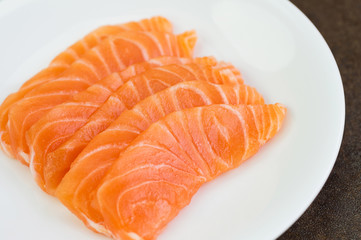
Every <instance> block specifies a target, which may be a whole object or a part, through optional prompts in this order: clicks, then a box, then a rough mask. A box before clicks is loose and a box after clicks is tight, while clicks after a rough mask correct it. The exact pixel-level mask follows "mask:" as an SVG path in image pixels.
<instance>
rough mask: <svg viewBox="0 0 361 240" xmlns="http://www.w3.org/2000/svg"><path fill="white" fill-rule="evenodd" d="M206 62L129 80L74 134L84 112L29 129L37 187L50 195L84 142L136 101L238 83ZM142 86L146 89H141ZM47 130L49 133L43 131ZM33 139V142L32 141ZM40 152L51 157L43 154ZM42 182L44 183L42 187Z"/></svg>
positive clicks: (228, 71) (227, 69)
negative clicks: (202, 85) (176, 88)
mask: <svg viewBox="0 0 361 240" xmlns="http://www.w3.org/2000/svg"><path fill="white" fill-rule="evenodd" d="M207 59H208V58H202V59H195V63H191V64H185V65H184V64H172V65H167V66H163V67H159V68H155V69H151V70H149V71H146V72H145V73H143V74H140V75H137V76H136V77H134V78H131V79H130V80H129V81H127V82H126V83H125V84H124V85H123V86H122V87H120V88H119V89H118V90H117V91H116V92H115V93H113V94H112V95H111V96H110V97H109V98H108V100H107V101H106V102H105V104H103V105H102V106H101V107H100V108H99V109H98V111H96V112H95V113H94V114H93V115H92V116H91V117H90V118H89V120H88V122H87V123H86V124H85V125H84V126H83V127H81V129H79V130H78V131H74V130H76V127H77V126H79V127H80V125H81V124H79V123H81V122H82V121H81V119H83V123H84V121H86V120H87V116H84V115H85V114H84V111H83V112H81V114H75V115H74V113H75V112H72V111H71V112H72V113H73V114H72V115H69V114H65V116H64V117H63V116H61V118H64V119H65V121H61V120H59V117H58V119H57V118H56V117H54V118H53V121H48V120H46V121H44V122H43V123H42V124H40V126H39V127H37V126H33V127H32V129H31V130H30V131H29V139H30V141H29V142H33V143H30V144H29V145H30V146H31V147H30V149H31V152H32V154H31V160H30V167H31V168H32V170H33V173H34V174H36V179H37V181H38V183H39V185H40V186H44V185H45V186H44V188H45V189H46V190H47V191H48V192H49V193H52V192H53V191H54V190H55V187H56V186H57V184H58V183H59V182H60V180H61V178H62V176H63V175H64V174H65V173H66V172H67V171H68V170H69V167H70V164H71V162H72V160H73V159H74V158H75V157H76V155H77V153H79V151H81V150H82V149H83V148H84V146H85V145H86V144H87V142H88V141H90V140H91V139H92V138H93V137H94V136H95V135H96V134H97V133H99V132H100V131H102V130H103V129H105V128H106V127H107V126H108V125H109V124H110V123H111V122H112V121H113V120H114V119H115V118H116V117H117V116H119V114H120V113H121V112H122V111H124V110H126V109H130V108H132V107H133V106H134V105H135V104H136V103H137V102H139V101H140V100H142V99H144V98H146V97H148V96H150V95H152V94H154V93H156V92H158V91H161V90H163V89H165V88H167V87H169V86H171V85H174V84H176V83H179V82H186V81H192V80H200V81H208V82H213V83H239V82H242V79H241V76H240V73H239V72H238V73H237V74H235V73H234V72H233V71H235V69H234V67H233V66H232V65H229V64H225V63H220V64H216V63H215V62H214V61H213V58H211V59H208V61H207ZM144 86H149V87H146V88H145V87H144ZM93 108H94V107H93ZM55 109H56V108H55ZM56 110H58V109H56ZM56 115H59V113H56ZM42 120H43V119H42ZM42 120H40V121H39V122H41V121H42ZM39 122H38V123H39ZM36 125H38V124H36ZM44 127H45V128H44ZM48 127H50V128H52V129H53V130H48V131H46V128H48ZM44 129H45V130H44ZM59 129H60V130H59ZM63 129H66V130H63ZM69 132H70V133H69ZM74 132H75V133H74ZM42 133H43V134H42ZM69 135H72V136H71V138H70V139H69V140H68V141H65V140H66V136H69ZM33 139H35V141H32V140H33ZM53 139H55V141H56V144H54V140H53ZM59 139H60V140H59ZM63 141H64V142H65V143H63V144H62V145H61V146H60V147H59V148H57V149H56V145H59V143H62V142H63ZM35 148H36V149H35ZM55 149H56V150H55ZM44 150H47V151H48V152H51V153H50V154H47V153H44ZM37 153H39V154H37ZM42 153H43V154H42ZM53 163H56V166H57V167H56V168H54V164H53ZM62 163H63V167H62ZM43 180H45V181H44V182H45V183H44V184H43Z"/></svg>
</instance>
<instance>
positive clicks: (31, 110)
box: [7, 31, 196, 162]
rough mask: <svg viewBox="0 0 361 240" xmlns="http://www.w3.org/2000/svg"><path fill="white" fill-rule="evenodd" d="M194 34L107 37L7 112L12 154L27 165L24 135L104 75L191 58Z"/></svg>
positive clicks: (124, 34)
mask: <svg viewBox="0 0 361 240" xmlns="http://www.w3.org/2000/svg"><path fill="white" fill-rule="evenodd" d="M195 41H196V36H195V32H194V31H190V32H186V33H183V34H181V35H178V36H176V35H173V34H170V33H163V32H140V31H125V32H122V33H119V34H118V35H116V36H112V37H109V38H107V39H105V40H104V41H102V43H101V44H99V45H98V46H96V47H94V48H93V49H92V50H90V51H88V52H87V53H86V54H85V55H84V56H83V58H81V59H79V60H77V61H76V62H74V63H73V64H72V65H71V67H70V68H69V69H68V70H66V71H65V72H64V73H63V74H62V75H61V76H60V77H59V78H57V79H55V80H52V81H49V82H47V83H44V84H42V85H40V86H38V87H37V88H35V89H33V90H32V91H31V92H29V93H28V94H27V95H26V96H25V97H24V98H23V99H21V100H20V101H18V102H17V103H16V104H14V105H13V106H12V108H11V109H10V111H9V115H8V116H9V121H8V126H7V127H8V128H7V130H8V131H9V135H10V140H11V146H12V150H13V153H15V155H16V157H17V158H18V159H20V160H22V161H25V162H28V159H29V149H28V146H27V144H26V139H25V134H26V132H27V131H28V130H29V129H30V127H31V126H32V125H33V124H34V123H36V122H37V121H38V120H39V119H40V118H41V117H42V116H44V114H45V113H46V112H48V111H49V110H50V109H51V108H53V107H54V106H56V105H58V104H61V103H63V102H65V101H68V100H70V99H71V97H72V96H73V95H74V94H77V93H79V92H80V91H83V90H85V89H86V88H87V87H89V86H90V85H92V84H94V83H96V82H97V81H99V80H101V79H102V78H104V77H106V76H107V75H109V74H111V73H113V72H117V71H121V70H124V69H125V68H126V67H127V66H130V65H132V64H135V63H139V62H143V61H147V60H149V59H151V58H154V57H158V56H177V57H186V58H189V57H191V56H192V52H193V48H194V45H195Z"/></svg>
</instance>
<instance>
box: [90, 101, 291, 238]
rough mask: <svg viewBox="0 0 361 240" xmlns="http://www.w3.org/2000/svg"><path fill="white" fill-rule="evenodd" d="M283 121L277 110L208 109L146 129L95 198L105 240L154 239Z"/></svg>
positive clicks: (247, 107) (187, 112) (173, 116)
mask: <svg viewBox="0 0 361 240" xmlns="http://www.w3.org/2000/svg"><path fill="white" fill-rule="evenodd" d="M285 113H286V109H285V108H284V107H283V106H281V105H279V104H276V105H211V106H206V107H198V108H192V109H187V110H183V111H178V112H175V113H172V114H169V115H168V116H166V117H165V118H163V119H162V120H160V121H158V122H156V123H154V124H153V125H151V126H150V127H149V128H148V129H147V130H146V131H144V132H143V133H142V134H141V135H140V136H139V137H137V138H136V139H135V141H133V142H132V144H131V145H130V146H129V147H128V148H127V149H126V150H125V151H124V152H122V154H121V155H120V157H119V158H118V159H117V161H116V162H115V163H114V165H113V166H112V169H111V170H110V171H109V172H108V174H107V176H106V177H105V179H104V181H103V183H102V184H101V186H100V188H99V190H98V192H97V197H98V202H99V206H100V209H101V211H102V214H103V216H104V218H105V223H106V227H107V229H108V231H109V233H110V235H111V236H113V237H114V238H115V239H122V240H124V239H144V240H152V239H155V238H156V236H157V235H158V234H159V233H160V232H161V231H162V229H163V228H164V227H165V226H166V225H167V224H168V223H169V221H171V220H172V219H173V218H174V217H175V216H176V215H177V214H178V213H179V211H180V210H181V209H182V208H184V207H185V206H186V205H188V204H189V203H190V201H191V199H192V197H193V195H194V194H195V193H196V192H197V190H198V189H199V187H200V186H201V185H202V184H204V183H205V182H208V181H211V180H212V179H214V178H216V177H217V176H219V175H220V174H222V173H224V172H226V171H229V170H231V169H233V168H236V167H238V166H239V165H240V164H241V163H242V162H244V161H245V160H246V159H248V158H249V157H251V156H252V155H254V154H255V153H256V152H257V151H258V150H259V148H260V147H261V146H262V145H263V144H264V143H265V142H267V141H268V140H269V139H271V138H272V137H273V136H274V135H275V134H276V133H277V132H278V130H279V129H280V127H281V125H282V121H283V119H284V116H285ZM94 171H96V168H95V169H94Z"/></svg>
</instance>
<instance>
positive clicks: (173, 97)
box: [54, 81, 264, 232]
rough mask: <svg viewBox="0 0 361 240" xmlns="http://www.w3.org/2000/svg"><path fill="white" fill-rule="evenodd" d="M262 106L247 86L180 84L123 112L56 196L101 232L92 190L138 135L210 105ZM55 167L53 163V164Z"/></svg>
mask: <svg viewBox="0 0 361 240" xmlns="http://www.w3.org/2000/svg"><path fill="white" fill-rule="evenodd" d="M221 103H225V104H242V103H245V104H263V103H264V101H263V98H262V96H261V95H260V94H259V93H258V92H257V91H256V90H255V89H254V88H251V87H249V86H247V85H244V84H243V85H240V84H236V85H227V84H226V85H218V84H212V83H208V82H203V81H191V82H184V83H179V84H177V85H174V86H172V87H170V88H167V89H166V90H164V91H161V92H159V93H157V94H154V95H152V96H150V97H148V98H146V99H144V100H143V101H141V102H139V103H138V104H137V105H136V106H135V107H134V108H132V109H131V110H128V111H125V112H123V113H122V114H121V115H120V116H119V117H118V118H117V119H116V120H115V121H114V122H113V123H112V124H111V125H110V126H109V127H108V128H107V129H106V130H105V131H103V132H102V133H100V134H99V135H97V136H96V137H95V138H94V139H93V140H92V141H91V142H90V143H89V144H88V145H87V146H86V148H85V149H84V150H83V151H82V152H81V153H80V155H79V156H78V157H77V158H76V160H75V162H74V163H73V165H72V166H71V169H70V170H69V172H68V173H67V174H66V175H65V177H64V178H63V180H62V181H61V183H60V185H59V187H58V189H57V191H56V196H57V197H58V198H59V199H60V200H61V201H62V202H63V203H64V204H65V206H67V207H68V208H69V209H70V210H71V211H72V212H73V213H75V214H76V215H77V216H78V217H79V218H81V219H82V220H83V221H84V222H85V224H86V225H87V226H91V227H95V226H97V225H98V227H96V229H97V230H98V231H100V232H101V231H102V230H101V228H102V227H101V226H102V223H103V217H102V215H101V213H100V212H99V209H98V208H97V204H96V202H95V203H94V196H95V193H96V189H97V186H98V184H99V183H100V181H101V179H102V178H103V176H104V175H105V173H106V172H107V170H108V168H109V167H110V166H111V165H112V163H113V162H114V161H115V160H116V159H117V158H118V157H119V154H120V153H121V151H122V150H124V149H125V148H126V147H127V146H128V145H129V144H130V143H131V142H132V141H133V140H134V139H135V138H136V137H137V136H138V135H139V134H140V133H141V132H143V131H144V130H146V129H147V128H148V127H149V126H150V125H151V124H152V123H154V122H156V121H158V120H159V119H161V118H162V117H164V116H166V115H167V114H170V113H172V112H175V111H179V110H182V109H186V108H192V107H197V106H203V105H210V104H221ZM54 164H55V163H54Z"/></svg>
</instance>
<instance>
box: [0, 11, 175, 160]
mask: <svg viewBox="0 0 361 240" xmlns="http://www.w3.org/2000/svg"><path fill="white" fill-rule="evenodd" d="M130 30H133V31H159V32H169V33H171V32H172V24H171V23H170V22H169V21H168V20H167V19H165V18H163V17H153V18H150V19H143V20H141V21H139V22H129V23H125V24H119V25H109V26H102V27H100V28H98V29H96V30H95V31H93V32H91V33H89V34H88V35H86V36H85V37H84V38H83V39H81V40H79V41H78V42H76V43H75V44H73V45H72V46H70V47H69V48H67V49H66V50H65V51H64V52H62V53H60V54H59V55H58V56H56V57H55V58H54V60H53V61H52V62H51V63H50V64H49V66H48V67H47V68H45V69H44V70H42V71H41V72H39V73H38V74H36V75H35V76H33V77H32V78H31V79H29V80H28V81H26V82H25V83H24V84H23V85H22V87H21V88H20V89H19V91H18V92H16V93H13V94H10V95H9V96H8V97H7V98H6V99H5V100H4V102H3V103H2V104H1V106H0V147H1V148H2V149H3V150H4V151H5V152H6V153H7V154H8V155H9V156H11V157H13V154H12V150H11V146H10V136H9V134H8V133H7V132H6V124H7V122H8V110H9V108H10V107H11V106H12V105H13V104H14V103H16V102H17V101H19V100H20V99H22V98H23V97H24V96H25V95H26V94H27V93H28V92H30V91H31V90H32V89H34V88H35V87H36V86H38V85H39V84H42V83H45V82H47V81H50V80H53V79H55V78H56V77H58V76H59V75H60V74H61V73H63V72H64V71H65V70H66V69H68V68H69V66H70V65H71V64H72V63H73V62H74V61H76V60H77V59H79V58H81V57H82V56H83V55H84V54H85V53H86V52H87V51H88V50H90V49H92V48H93V47H95V46H96V45H98V44H99V43H100V42H101V41H102V40H104V39H105V38H107V37H109V36H112V35H116V34H118V33H120V32H122V31H130Z"/></svg>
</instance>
